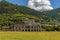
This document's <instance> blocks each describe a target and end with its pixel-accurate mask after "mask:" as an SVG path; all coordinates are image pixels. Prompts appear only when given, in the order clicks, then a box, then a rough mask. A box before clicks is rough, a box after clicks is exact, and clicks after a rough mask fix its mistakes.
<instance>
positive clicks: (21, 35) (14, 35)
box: [0, 32, 60, 40]
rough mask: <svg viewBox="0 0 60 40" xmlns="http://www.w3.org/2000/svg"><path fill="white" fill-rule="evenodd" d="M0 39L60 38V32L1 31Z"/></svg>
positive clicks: (44, 39)
mask: <svg viewBox="0 0 60 40" xmlns="http://www.w3.org/2000/svg"><path fill="white" fill-rule="evenodd" d="M0 40H60V32H0Z"/></svg>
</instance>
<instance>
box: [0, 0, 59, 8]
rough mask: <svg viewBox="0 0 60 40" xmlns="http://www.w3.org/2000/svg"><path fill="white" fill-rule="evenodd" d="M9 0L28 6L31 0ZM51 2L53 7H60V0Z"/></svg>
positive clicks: (9, 0) (51, 0)
mask: <svg viewBox="0 0 60 40" xmlns="http://www.w3.org/2000/svg"><path fill="white" fill-rule="evenodd" d="M0 1H1V0H0ZM7 1H8V2H11V3H13V4H18V5H23V6H27V5H28V1H29V0H7ZM50 2H51V6H52V7H53V8H60V0H50Z"/></svg>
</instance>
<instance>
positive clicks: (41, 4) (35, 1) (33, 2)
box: [28, 0, 53, 11]
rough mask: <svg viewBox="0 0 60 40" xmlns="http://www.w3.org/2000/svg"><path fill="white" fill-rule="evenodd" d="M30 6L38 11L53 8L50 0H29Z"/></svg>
mask: <svg viewBox="0 0 60 40" xmlns="http://www.w3.org/2000/svg"><path fill="white" fill-rule="evenodd" d="M28 7H30V8H32V9H35V10H37V11H47V10H52V9H53V7H51V3H50V1H49V0H29V2H28Z"/></svg>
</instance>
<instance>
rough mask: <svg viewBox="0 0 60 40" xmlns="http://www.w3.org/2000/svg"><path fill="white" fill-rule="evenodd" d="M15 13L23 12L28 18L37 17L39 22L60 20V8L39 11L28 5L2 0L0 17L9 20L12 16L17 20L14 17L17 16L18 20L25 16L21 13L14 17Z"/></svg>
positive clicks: (36, 19)
mask: <svg viewBox="0 0 60 40" xmlns="http://www.w3.org/2000/svg"><path fill="white" fill-rule="evenodd" d="M15 14H16V15H17V14H19V15H22V14H23V15H25V16H24V17H25V18H28V19H30V18H33V19H35V21H37V22H39V23H55V22H56V21H57V22H60V8H58V9H54V10H51V11H46V12H38V11H35V10H33V9H30V8H28V7H25V6H19V5H15V4H12V3H9V2H7V1H1V2H0V17H1V18H2V19H0V20H1V21H2V20H3V19H6V20H7V21H8V20H11V19H10V18H12V19H13V20H15V19H14V18H16V17H18V18H17V19H18V20H20V18H23V16H22V17H20V16H19V15H18V16H15V17H13V15H15ZM3 16H4V17H5V18H4V17H3ZM26 16H28V17H26ZM19 17H20V18H19ZM23 20H24V19H23Z"/></svg>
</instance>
